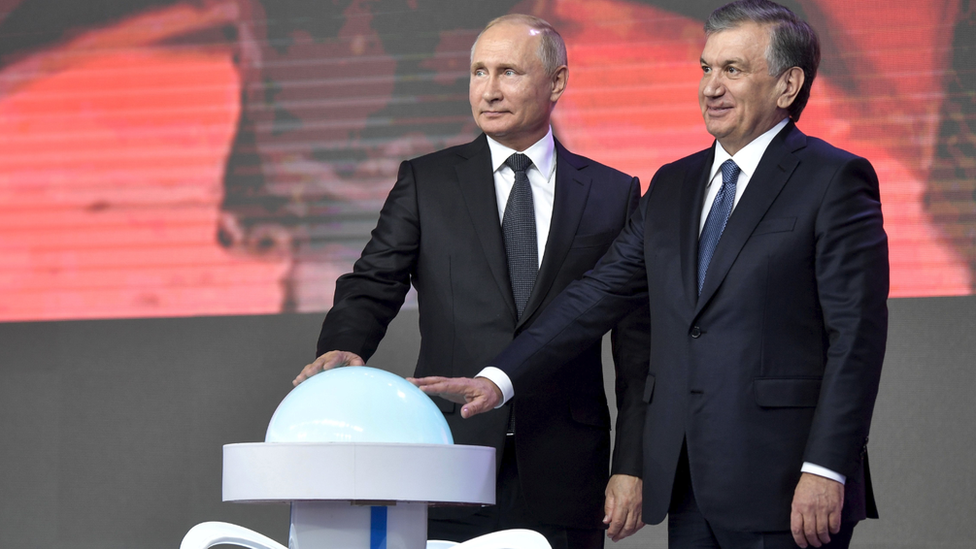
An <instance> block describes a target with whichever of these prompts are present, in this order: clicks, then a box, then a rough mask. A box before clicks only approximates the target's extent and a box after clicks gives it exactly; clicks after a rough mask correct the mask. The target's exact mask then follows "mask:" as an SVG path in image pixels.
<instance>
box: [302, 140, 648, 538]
mask: <svg viewBox="0 0 976 549" xmlns="http://www.w3.org/2000/svg"><path fill="white" fill-rule="evenodd" d="M555 154H556V183H555V195H554V204H553V213H552V222H551V228H550V233H549V238H548V241H547V244H546V250H545V254H544V255H543V260H542V265H541V267H540V270H539V274H538V278H537V279H536V283H535V286H534V289H533V291H532V294H531V295H530V297H529V301H528V303H527V305H526V309H525V311H524V313H523V315H522V317H521V319H519V318H518V316H517V313H516V309H515V300H514V298H513V296H512V290H511V283H510V281H509V275H508V267H507V259H506V256H505V245H504V240H503V237H502V231H501V224H500V220H499V218H498V207H497V205H496V199H495V190H494V189H495V187H494V179H493V175H492V167H491V153H490V150H489V148H488V142H487V139H486V138H485V136H484V135H482V136H481V137H479V138H478V139H476V140H474V141H473V142H471V143H468V144H465V145H460V146H457V147H451V148H449V149H445V150H442V151H438V152H435V153H432V154H429V155H426V156H422V157H420V158H416V159H413V160H409V161H406V162H403V163H402V164H401V166H400V172H399V176H398V178H397V182H396V184H395V185H394V187H393V189H392V190H391V191H390V194H389V197H388V198H387V200H386V203H385V205H384V206H383V209H382V211H381V213H380V218H379V221H378V223H377V225H376V228H375V229H374V230H373V232H372V235H371V238H370V241H369V243H368V244H367V245H366V247H365V249H364V250H363V253H362V256H361V257H360V259H359V260H358V261H357V262H356V264H355V266H354V268H353V272H352V273H349V274H347V275H343V276H342V277H340V278H339V279H338V281H337V282H336V292H335V305H334V306H333V308H332V310H330V311H329V313H328V315H327V316H326V318H325V321H324V323H323V326H322V332H321V335H320V338H319V342H318V353H319V354H320V355H321V354H322V353H324V352H326V351H329V350H333V349H340V350H346V351H352V352H355V353H357V354H358V355H360V356H361V357H363V358H364V359H368V358H369V357H370V356H371V355H372V354H373V352H374V351H375V350H376V347H377V345H378V344H379V342H380V340H381V339H382V337H383V335H384V334H385V332H386V327H387V325H388V324H389V322H390V321H391V320H392V319H393V317H394V316H396V314H397V312H398V311H399V309H400V306H401V305H402V304H403V300H404V297H405V295H406V293H407V290H408V289H409V287H410V284H411V283H412V284H413V285H414V286H415V287H416V289H417V296H418V307H419V313H420V335H421V344H420V356H419V357H418V359H417V366H416V372H415V375H416V376H432V375H439V376H465V377H472V376H474V375H475V374H477V373H478V371H479V370H480V369H481V368H482V367H483V366H484V365H485V364H487V363H488V361H489V360H490V359H491V358H492V357H494V356H495V355H496V354H498V353H499V352H500V351H501V350H502V349H504V348H505V346H506V345H508V344H509V343H511V341H512V340H513V339H514V337H515V336H516V335H517V334H518V333H520V332H521V331H522V330H524V329H525V328H526V327H527V326H530V325H531V324H532V323H533V322H534V321H535V319H536V318H537V317H538V316H539V314H540V313H541V312H542V311H543V310H544V309H545V308H546V307H547V305H548V304H549V302H550V301H552V299H553V298H554V297H555V296H556V295H557V294H558V293H559V292H560V291H561V290H562V289H564V288H565V287H566V286H567V285H568V284H569V283H570V282H572V281H573V280H576V279H579V278H581V277H582V276H583V274H584V273H585V272H586V271H588V270H589V269H591V268H592V267H593V266H594V265H595V264H596V262H597V260H599V258H600V257H601V256H602V255H603V254H604V253H605V252H606V251H607V249H608V248H609V246H610V244H611V243H612V242H613V240H614V238H615V237H616V236H617V234H618V233H619V232H620V230H621V229H622V228H623V226H624V224H625V223H626V221H627V218H628V217H629V215H630V213H631V212H632V211H634V209H635V208H636V206H637V203H638V200H639V198H640V185H639V183H638V181H637V179H636V178H633V177H631V176H628V175H625V174H623V173H621V172H619V171H617V170H614V169H612V168H609V167H607V166H604V165H602V164H599V163H597V162H593V161H592V160H589V159H587V158H584V157H581V156H578V155H575V154H573V153H571V152H569V151H567V150H566V149H565V148H563V146H562V145H561V144H559V142H558V141H557V142H556V152H555ZM646 324H647V310H646V308H645V309H644V310H643V311H637V312H636V313H635V314H633V315H631V316H630V317H629V318H628V319H626V320H625V321H624V322H623V323H621V326H620V328H619V329H616V330H614V333H613V336H612V339H613V347H614V362H615V365H616V367H617V369H618V371H617V374H618V375H617V401H618V419H617V431H618V433H617V439H618V442H617V445H616V447H615V449H614V461H613V464H614V465H613V469H614V472H615V473H626V474H631V475H635V476H636V475H639V474H640V471H641V444H640V432H641V430H642V426H643V420H644V416H643V408H644V406H643V403H641V401H640V398H641V391H642V389H643V383H644V379H645V378H646V375H647V359H648V356H647V326H646ZM604 333H605V331H604ZM601 336H602V334H601ZM570 367H571V368H573V372H574V375H573V376H571V377H567V376H559V377H556V376H552V377H551V378H549V379H546V380H543V381H544V383H543V385H542V386H540V387H539V388H538V390H537V391H526V392H525V393H524V394H522V395H520V398H519V402H518V403H515V404H514V407H515V410H516V418H517V419H516V432H517V435H516V437H515V444H516V454H517V460H518V469H519V475H520V481H521V483H522V490H523V493H524V495H525V498H526V503H527V505H528V508H529V510H530V511H531V512H532V514H533V517H532V518H534V519H536V520H538V521H541V522H545V523H550V524H559V525H563V526H572V527H576V528H600V527H602V519H603V516H604V512H603V502H604V490H605V488H606V482H607V479H608V472H609V469H610V466H609V461H610V435H609V430H610V415H609V410H608V408H607V400H606V395H605V393H604V387H603V367H602V360H601V350H600V342H599V338H597V340H595V341H592V342H590V343H588V344H587V345H586V348H585V349H581V352H580V353H579V355H578V356H576V357H575V358H574V359H573V360H572V362H571V366H570ZM434 400H435V402H437V404H438V406H439V407H440V408H441V410H442V411H443V412H444V414H445V417H446V418H447V421H448V423H449V425H450V427H451V430H452V432H453V434H454V439H455V442H457V443H461V444H476V445H483V446H494V447H495V448H496V449H497V450H498V454H497V455H498V457H499V458H500V457H501V450H502V448H503V447H504V444H505V432H506V429H507V426H508V417H509V411H510V408H509V407H505V408H503V409H499V410H495V411H492V412H490V413H487V414H483V415H481V416H478V417H475V418H472V419H468V420H463V419H462V418H461V416H460V409H459V407H458V406H457V405H455V404H453V403H451V402H448V401H446V400H443V399H440V398H435V399H434Z"/></svg>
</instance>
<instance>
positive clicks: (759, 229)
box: [752, 217, 796, 236]
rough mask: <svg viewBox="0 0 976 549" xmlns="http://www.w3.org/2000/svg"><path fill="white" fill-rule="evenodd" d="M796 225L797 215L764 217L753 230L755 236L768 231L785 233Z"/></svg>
mask: <svg viewBox="0 0 976 549" xmlns="http://www.w3.org/2000/svg"><path fill="white" fill-rule="evenodd" d="M794 226H796V218H795V217H774V218H772V219H763V220H762V221H760V222H759V225H756V230H755V231H753V232H752V234H753V236H755V235H759V234H766V233H785V232H789V231H792V230H793V227H794Z"/></svg>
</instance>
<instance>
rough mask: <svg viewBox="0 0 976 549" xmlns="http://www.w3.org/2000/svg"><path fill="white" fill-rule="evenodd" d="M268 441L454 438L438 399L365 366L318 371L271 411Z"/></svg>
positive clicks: (434, 441) (426, 441) (448, 441)
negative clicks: (438, 406) (438, 405)
mask: <svg viewBox="0 0 976 549" xmlns="http://www.w3.org/2000/svg"><path fill="white" fill-rule="evenodd" d="M265 442H397V443H408V444H409V443H412V444H454V437H453V436H451V429H450V428H449V427H448V426H447V421H445V420H444V415H443V414H441V411H440V410H439V409H438V408H437V405H435V404H434V402H433V401H432V400H431V399H430V397H428V396H427V395H426V394H424V393H423V391H421V390H420V389H418V388H416V387H415V386H414V385H413V384H411V383H410V382H409V381H407V380H405V379H403V378H402V377H400V376H398V375H396V374H392V373H390V372H386V371H384V370H378V369H376V368H369V367H366V366H346V367H343V368H336V369H334V370H329V371H327V372H322V373H321V374H318V375H314V376H312V377H310V378H309V379H307V380H305V382H304V383H302V384H300V385H299V386H298V387H295V388H294V389H292V391H291V392H290V393H288V395H287V396H285V398H284V400H282V401H281V404H279V405H278V409H277V410H275V413H274V416H272V417H271V423H270V424H269V425H268V432H267V434H266V435H265Z"/></svg>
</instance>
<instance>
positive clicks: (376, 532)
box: [369, 507, 386, 549]
mask: <svg viewBox="0 0 976 549" xmlns="http://www.w3.org/2000/svg"><path fill="white" fill-rule="evenodd" d="M369 549H386V507H370V513H369Z"/></svg>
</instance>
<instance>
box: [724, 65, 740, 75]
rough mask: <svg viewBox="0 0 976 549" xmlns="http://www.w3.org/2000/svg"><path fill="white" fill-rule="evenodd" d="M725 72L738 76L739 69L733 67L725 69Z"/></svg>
mask: <svg viewBox="0 0 976 549" xmlns="http://www.w3.org/2000/svg"><path fill="white" fill-rule="evenodd" d="M725 71H726V72H728V73H729V74H739V69H737V68H735V67H729V68H727V69H725Z"/></svg>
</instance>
